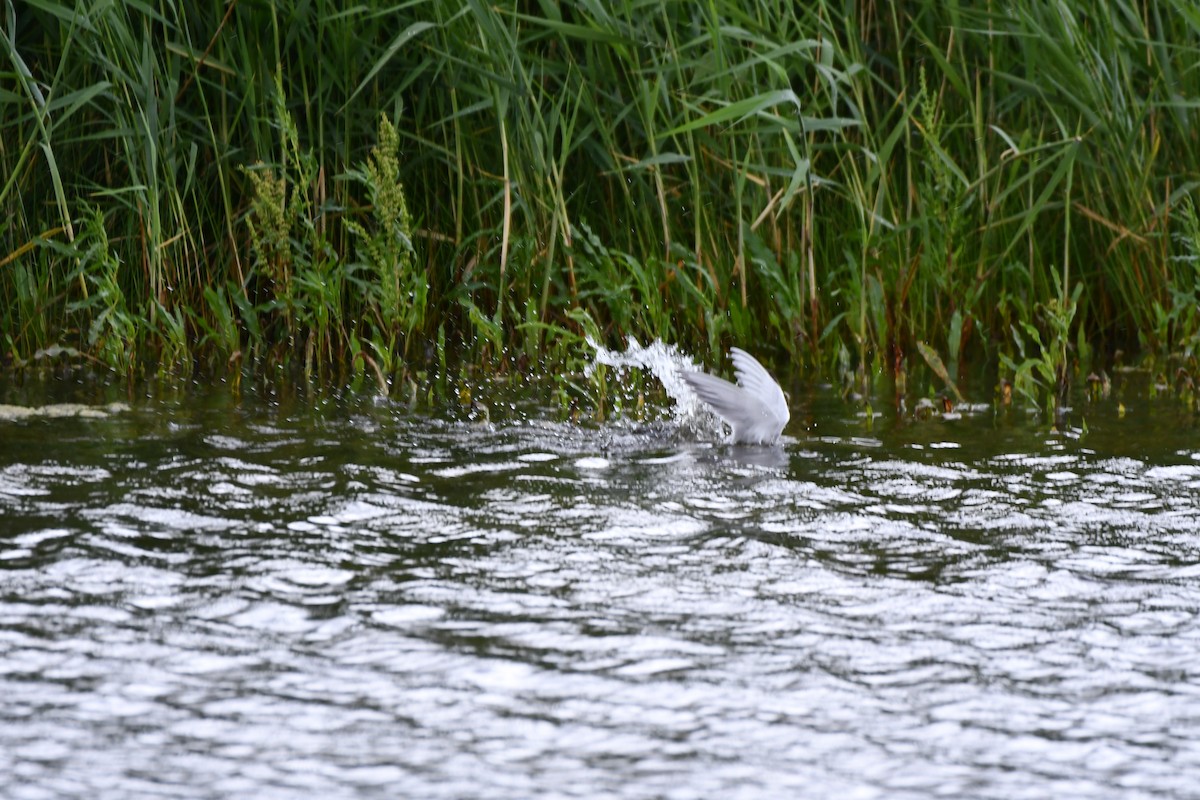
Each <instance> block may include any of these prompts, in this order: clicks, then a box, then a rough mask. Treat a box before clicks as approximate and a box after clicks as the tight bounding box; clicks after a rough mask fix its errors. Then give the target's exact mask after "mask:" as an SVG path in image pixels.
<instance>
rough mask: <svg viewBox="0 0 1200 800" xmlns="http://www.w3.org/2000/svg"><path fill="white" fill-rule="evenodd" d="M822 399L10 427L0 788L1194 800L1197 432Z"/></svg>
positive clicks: (355, 411)
mask: <svg viewBox="0 0 1200 800" xmlns="http://www.w3.org/2000/svg"><path fill="white" fill-rule="evenodd" d="M814 402H816V403H817V406H818V407H817V410H815V411H814V410H812V409H811V408H809V409H807V410H806V411H807V414H806V416H807V418H808V421H807V422H806V423H805V422H801V423H800V424H798V425H794V426H793V428H792V429H790V430H789V433H791V434H792V436H793V438H791V439H789V440H787V441H785V442H784V443H783V444H782V445H781V446H779V447H776V448H735V447H729V446H727V445H723V444H714V443H710V442H706V441H702V440H698V439H697V438H696V437H695V435H693V434H688V433H686V432H682V431H679V430H676V429H673V428H672V427H671V426H670V425H669V424H655V425H648V426H641V427H639V426H633V425H608V426H599V427H597V426H591V427H587V426H575V425H569V424H561V423H553V422H544V421H537V420H536V419H533V420H529V421H514V422H506V423H498V424H496V425H476V424H471V423H454V422H446V421H439V420H431V419H427V418H422V417H412V416H408V415H406V414H405V413H403V412H402V411H400V410H398V409H395V408H392V407H373V406H363V407H357V406H351V407H346V406H337V407H329V408H324V409H317V410H313V409H285V408H281V407H279V406H274V407H266V406H257V405H255V404H254V403H250V402H246V403H242V404H236V405H235V404H231V403H225V404H217V405H216V406H211V405H207V406H206V405H204V404H202V403H199V402H189V403H179V404H174V405H172V404H165V405H164V404H162V403H150V404H142V405H137V404H135V406H134V408H133V409H132V410H131V411H129V412H126V413H121V414H117V415H115V416H112V417H109V418H105V419H86V418H74V419H46V418H37V419H29V420H26V421H24V422H19V423H13V424H9V425H7V426H6V427H4V428H3V429H2V433H0V515H2V516H0V519H2V522H0V691H2V692H3V695H4V698H5V699H4V701H3V703H0V796H4V797H12V798H25V797H29V798H34V797H37V798H40V797H88V798H94V797H233V796H240V797H295V796H314V795H323V796H328V797H362V796H378V797H399V796H408V797H427V798H459V797H479V796H487V797H492V798H528V797H621V798H657V797H665V798H712V797H801V796H804V797H835V796H836V797H842V796H853V797H861V798H873V797H879V798H906V797H928V796H933V795H938V796H949V797H995V798H1020V797H1038V798H1042V797H1047V796H1055V795H1057V796H1062V797H1187V796H1194V792H1195V786H1196V785H1197V781H1198V780H1200V680H1197V676H1196V666H1195V664H1196V655H1197V653H1198V652H1200V630H1198V627H1197V622H1196V619H1197V610H1198V607H1200V536H1198V535H1197V532H1196V531H1197V528H1198V523H1200V457H1198V456H1200V446H1197V445H1195V444H1194V443H1190V442H1189V441H1188V440H1187V438H1186V437H1180V436H1179V435H1178V432H1173V434H1174V438H1171V437H1170V436H1160V435H1159V434H1158V433H1157V432H1156V431H1154V430H1151V429H1150V428H1149V427H1142V428H1139V427H1137V426H1138V425H1139V424H1141V423H1138V422H1137V421H1136V420H1135V419H1127V420H1117V419H1115V418H1112V419H1103V418H1101V419H1097V420H1094V421H1091V430H1090V432H1089V433H1088V434H1087V435H1084V436H1078V435H1076V436H1074V437H1060V436H1052V435H1049V434H1047V433H1046V431H1045V430H1044V429H1041V428H1038V427H1037V426H1035V425H1033V424H1024V423H1020V424H1018V423H1012V422H1001V423H999V424H998V423H996V422H995V421H994V420H992V419H991V418H990V416H987V415H981V416H980V417H978V418H969V419H964V420H959V421H955V422H952V423H945V422H929V423H922V424H917V425H899V424H894V423H892V424H889V423H887V422H885V421H881V420H876V424H875V426H874V429H873V430H869V429H868V428H867V427H866V425H865V423H864V422H863V420H861V419H856V418H853V417H852V416H850V415H849V414H848V413H847V411H846V409H845V408H844V407H841V406H838V405H829V406H828V408H825V407H822V406H821V405H820V403H821V401H819V400H818V401H814Z"/></svg>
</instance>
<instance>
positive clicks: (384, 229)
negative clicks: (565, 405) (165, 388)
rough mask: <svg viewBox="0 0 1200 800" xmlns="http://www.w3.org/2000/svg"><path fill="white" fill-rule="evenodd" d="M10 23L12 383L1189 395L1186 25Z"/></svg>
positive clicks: (1019, 3)
mask: <svg viewBox="0 0 1200 800" xmlns="http://www.w3.org/2000/svg"><path fill="white" fill-rule="evenodd" d="M2 8H3V32H4V35H3V37H0V38H2V41H3V43H2V44H0V211H2V212H3V213H2V214H0V357H2V358H3V359H4V361H5V362H7V363H9V364H11V365H16V366H19V365H27V364H37V363H40V362H41V361H43V360H44V359H45V358H46V357H47V356H46V354H47V353H50V352H53V353H56V354H58V355H59V357H72V356H70V354H71V353H76V352H77V353H79V354H80V355H79V356H77V357H79V358H90V359H94V360H96V361H98V362H100V363H103V364H105V365H107V366H108V367H110V368H112V369H113V370H114V371H116V372H118V373H120V374H123V375H128V376H129V377H130V378H131V379H134V378H138V377H140V376H146V375H150V374H154V373H158V372H161V373H167V374H174V375H183V376H189V375H191V374H193V373H195V372H197V371H201V372H209V373H233V374H235V375H241V374H242V373H244V372H247V371H265V370H269V369H271V368H275V367H278V366H284V367H289V368H291V369H293V370H295V373H293V374H303V375H305V376H306V377H307V378H308V379H310V380H324V381H333V382H350V383H354V382H366V383H369V384H378V385H380V386H381V387H382V388H383V389H384V390H388V389H389V387H391V390H392V391H394V392H396V393H397V394H400V393H404V392H408V391H409V389H408V388H407V387H409V386H410V385H411V383H412V381H413V379H414V377H415V376H419V375H423V374H429V373H433V374H438V375H441V376H442V378H441V379H440V380H441V381H442V382H441V383H440V384H437V383H435V384H434V385H442V386H444V385H445V372H446V370H447V369H448V367H447V366H446V364H447V352H449V353H450V355H449V362H450V363H451V364H459V363H461V364H468V365H479V366H483V367H486V368H487V369H489V370H491V371H496V372H513V373H519V372H521V371H525V370H531V369H536V368H537V364H538V363H539V362H542V361H545V360H546V359H556V360H559V361H569V360H572V359H578V357H579V353H580V348H581V347H582V345H581V344H580V342H581V341H582V334H583V333H584V332H585V330H588V329H594V330H595V331H596V332H597V333H598V334H599V336H600V337H601V338H602V339H604V340H606V341H608V342H609V343H610V344H617V343H619V342H620V340H621V339H622V338H623V337H624V336H625V335H635V336H638V337H639V338H642V339H651V338H654V337H662V338H663V339H666V340H670V341H673V342H677V343H679V344H681V345H682V346H684V347H685V348H687V349H689V350H691V351H693V352H696V353H698V354H699V355H701V356H702V357H704V358H706V359H708V360H710V361H716V360H717V359H718V358H719V357H720V354H721V353H723V352H724V350H725V349H726V348H727V347H728V346H729V345H731V344H741V345H743V346H747V347H750V348H751V349H753V350H755V351H756V352H758V353H761V354H763V355H764V356H765V357H766V358H768V359H775V360H776V361H778V362H782V361H784V360H786V361H788V362H790V363H792V364H794V365H797V366H798V368H800V369H801V370H803V371H806V372H808V373H809V374H812V375H814V376H840V380H842V381H843V382H844V383H845V384H846V386H847V389H848V390H851V389H854V390H865V391H867V392H872V391H878V388H879V385H878V383H877V381H878V379H879V378H880V377H894V378H895V379H896V381H897V385H898V386H900V387H904V386H906V385H907V383H906V380H905V376H906V374H907V373H908V372H909V371H910V370H913V369H923V368H924V367H923V366H922V365H924V364H926V363H927V362H930V359H929V358H927V356H932V355H934V354H936V355H937V357H938V359H937V361H938V363H940V364H943V365H944V366H943V367H942V369H943V370H946V371H948V374H949V376H950V379H951V380H954V378H955V377H956V376H957V375H958V373H959V370H960V369H961V367H962V365H963V364H967V363H972V362H977V363H983V362H987V363H998V364H1000V374H999V375H997V379H998V380H1000V379H1003V380H1009V381H1012V382H1013V385H1014V387H1015V388H1016V389H1018V391H1017V395H1018V397H1027V398H1029V399H1030V401H1031V402H1034V403H1038V404H1041V403H1047V404H1048V405H1051V406H1053V405H1054V404H1055V403H1056V401H1057V400H1058V399H1060V398H1061V397H1062V396H1063V392H1064V391H1065V386H1066V385H1067V384H1069V383H1070V382H1071V381H1072V380H1078V379H1080V377H1081V376H1082V375H1086V374H1087V373H1088V371H1090V370H1093V369H1101V368H1103V367H1104V365H1105V364H1106V363H1107V362H1106V361H1105V360H1104V359H1103V358H1095V357H1093V354H1094V353H1099V354H1101V356H1104V357H1105V358H1106V357H1107V355H1108V354H1111V353H1113V352H1114V351H1116V350H1117V349H1123V350H1125V351H1127V352H1128V351H1138V352H1140V353H1142V354H1143V355H1144V356H1145V357H1146V358H1148V359H1153V363H1154V364H1155V367H1154V368H1155V369H1160V370H1162V371H1163V373H1164V375H1168V376H1174V375H1177V374H1178V373H1179V371H1182V372H1183V373H1184V374H1185V376H1194V375H1195V374H1196V373H1197V367H1196V358H1195V350H1196V345H1197V342H1200V315H1198V314H1197V313H1196V311H1195V309H1196V305H1197V301H1198V299H1200V295H1198V293H1200V278H1198V275H1200V272H1198V270H1200V267H1198V266H1197V264H1198V261H1197V259H1198V257H1200V256H1198V255H1197V254H1198V252H1200V246H1198V245H1197V242H1200V224H1198V223H1197V221H1196V219H1197V217H1196V212H1195V206H1194V198H1193V195H1194V194H1195V193H1196V189H1197V185H1198V184H1197V179H1198V177H1200V137H1198V136H1197V135H1196V128H1195V126H1196V124H1197V120H1196V103H1195V100H1194V98H1196V97H1200V70H1198V69H1197V68H1196V66H1195V65H1196V63H1197V62H1198V60H1200V59H1198V55H1200V11H1197V9H1196V8H1195V5H1194V3H1191V2H1185V1H1184V0H1165V1H1163V2H1150V1H1149V0H1145V2H1130V1H1129V0H1126V1H1125V2H1116V3H1107V2H1106V3H1101V2H1097V1H1096V0H1073V1H1072V2H1064V3H1058V4H1050V3H1043V2H1037V1H1035V0H1012V1H1011V2H1000V0H993V2H990V3H987V4H979V3H938V2H932V0H924V1H923V2H917V1H915V0H914V1H913V2H902V3H897V4H876V3H850V4H847V3H837V4H835V3H831V2H822V1H821V0H817V2H813V3H781V2H772V1H771V0H758V2H755V3H752V4H744V3H733V2H713V3H707V4H694V3H688V2H642V1H640V0H627V1H626V2H622V3H616V4H609V3H596V2H591V1H590V0H576V2H568V3H565V4H560V3H541V2H537V3H530V2H526V3H517V4H508V3H497V4H484V3H480V2H474V1H464V2H449V1H448V0H447V1H446V2H442V1H440V0H414V1H412V2H401V3H396V4H390V5H381V4H360V5H349V6H347V5H346V4H342V3H334V2H331V1H330V0H313V2H310V3H305V4H282V3H275V2H272V1H271V0H240V1H237V2H216V0H208V2H200V3H186V4H185V3H180V2H177V0H158V1H157V2H141V3H115V2H111V0H79V2H71V3H67V2H55V0H27V1H26V2H23V3H19V4H18V3H15V2H13V0H5V2H4V4H3V6H2ZM52 348H53V349H52ZM63 354H66V355H65V356H64V355H63ZM1168 383H1179V381H1176V380H1175V379H1174V378H1173V377H1172V378H1171V379H1170V380H1168Z"/></svg>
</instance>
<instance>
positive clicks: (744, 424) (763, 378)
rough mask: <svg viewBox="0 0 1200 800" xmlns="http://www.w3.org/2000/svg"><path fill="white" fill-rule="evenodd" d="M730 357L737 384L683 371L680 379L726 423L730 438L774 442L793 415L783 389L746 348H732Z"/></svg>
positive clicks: (712, 376)
mask: <svg viewBox="0 0 1200 800" xmlns="http://www.w3.org/2000/svg"><path fill="white" fill-rule="evenodd" d="M729 356H730V358H732V359H733V371H734V374H735V375H736V376H737V381H738V382H737V383H736V384H734V383H730V382H729V381H727V380H725V379H724V378H718V377H717V376H716V375H706V374H705V373H703V372H684V373H683V379H684V380H685V381H687V383H688V385H689V386H691V387H692V390H693V391H695V392H696V395H697V396H698V397H699V398H700V399H701V400H703V401H704V402H705V403H707V404H708V406H709V407H710V408H711V409H712V410H713V411H714V412H715V413H716V414H717V416H719V417H721V419H723V420H725V421H726V422H727V423H729V427H730V428H732V429H733V435H732V436H731V437H730V441H732V442H733V443H735V444H774V443H775V440H776V439H778V438H779V434H780V433H781V432H782V431H783V426H784V425H787V422H788V420H789V419H791V416H792V415H791V413H790V412H789V411H788V405H787V398H786V397H784V396H783V389H781V388H780V387H779V384H778V383H776V381H775V379H774V378H772V377H771V373H769V372H767V371H766V370H765V369H764V368H763V365H762V364H760V363H758V361H757V360H756V359H755V358H754V356H752V355H750V354H749V353H747V352H746V351H745V350H741V349H739V348H737V347H732V348H730V350H729ZM739 384H740V385H739Z"/></svg>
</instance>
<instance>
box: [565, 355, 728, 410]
mask: <svg viewBox="0 0 1200 800" xmlns="http://www.w3.org/2000/svg"><path fill="white" fill-rule="evenodd" d="M587 343H588V345H589V346H590V347H591V348H592V350H594V351H595V353H596V355H595V358H594V360H593V361H592V362H591V363H590V364H588V365H587V367H586V368H585V369H584V374H585V375H587V376H588V377H591V375H592V373H593V372H595V370H596V367H597V366H600V365H604V366H608V367H612V368H614V369H616V370H617V371H618V374H619V373H621V372H623V371H625V370H628V369H648V370H650V372H651V373H653V375H654V377H655V378H657V379H658V381H659V383H661V384H662V386H663V389H665V390H666V392H667V395H668V396H669V397H670V398H671V399H672V400H674V401H675V405H674V407H673V409H672V412H673V416H674V419H675V421H676V422H678V423H680V424H681V425H689V426H693V427H696V428H700V429H705V430H712V431H716V432H718V433H719V432H721V431H722V430H723V428H722V425H721V422H720V420H719V419H718V418H717V417H715V416H714V415H713V414H712V413H711V412H710V411H709V410H708V408H707V407H706V406H705V405H704V403H702V402H701V401H700V398H699V397H697V396H696V393H695V392H693V391H692V388H691V387H690V386H688V384H687V381H685V380H684V379H683V373H684V372H696V371H699V370H700V369H701V367H700V365H699V364H697V363H696V360H695V359H693V358H692V357H691V356H690V355H688V354H687V353H684V352H682V351H681V350H680V349H679V348H678V347H676V346H675V345H673V344H666V343H665V342H663V341H662V340H661V339H655V340H654V341H653V342H651V343H650V344H649V345H646V346H644V347H643V346H642V344H641V343H640V342H638V340H637V339H635V338H633V337H632V336H630V337H629V339H628V341H627V342H626V345H625V352H624V353H621V352H617V351H613V350H609V349H608V348H607V347H605V346H604V345H602V344H600V343H599V342H597V341H596V340H595V339H593V338H592V337H591V336H588V337H587Z"/></svg>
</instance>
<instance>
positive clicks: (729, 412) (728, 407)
mask: <svg viewBox="0 0 1200 800" xmlns="http://www.w3.org/2000/svg"><path fill="white" fill-rule="evenodd" d="M683 379H684V380H685V381H687V383H688V386H691V387H692V390H693V391H694V392H695V393H696V396H697V397H699V398H700V399H701V400H703V401H704V402H705V403H708V405H709V406H710V407H711V408H712V410H713V411H715V412H717V414H719V415H720V416H721V417H722V418H723V419H724V420H725V421H726V422H728V423H729V424H730V425H731V426H733V427H734V428H735V429H737V428H741V427H744V426H746V425H749V424H752V423H753V422H754V421H755V420H754V419H752V418H751V414H752V413H753V412H752V411H751V407H752V405H753V404H752V403H748V402H747V401H749V400H751V399H752V398H750V397H749V396H748V395H747V394H746V390H745V389H743V388H742V387H740V386H737V385H736V384H732V383H730V382H729V381H727V380H725V379H724V378H718V377H717V376H716V375H708V374H707V373H704V372H685V373H683Z"/></svg>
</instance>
